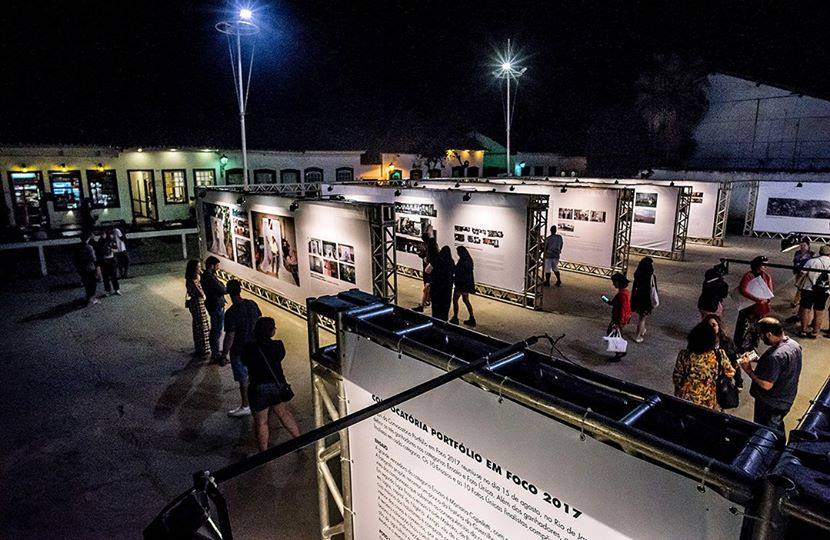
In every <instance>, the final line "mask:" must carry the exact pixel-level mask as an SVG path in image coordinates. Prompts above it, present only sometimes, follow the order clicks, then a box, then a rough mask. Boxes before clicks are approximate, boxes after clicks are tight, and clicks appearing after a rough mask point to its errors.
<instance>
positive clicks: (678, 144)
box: [635, 54, 709, 166]
mask: <svg viewBox="0 0 830 540" xmlns="http://www.w3.org/2000/svg"><path fill="white" fill-rule="evenodd" d="M708 85H709V83H708V80H707V78H706V70H705V69H704V67H703V63H702V62H700V61H699V60H695V61H686V60H684V59H682V58H681V57H680V56H678V55H677V54H671V55H657V56H655V58H654V61H653V63H652V65H651V66H649V68H648V69H647V70H645V71H644V72H643V73H642V74H641V75H640V77H639V78H638V80H637V82H636V83H635V90H636V97H635V109H636V111H637V113H638V114H639V116H640V118H642V120H643V122H644V123H645V127H646V131H647V132H648V135H649V140H650V141H651V146H652V149H653V151H654V155H655V156H656V158H657V159H658V161H659V162H660V163H657V164H659V165H666V166H678V165H681V164H682V163H683V162H684V161H685V160H686V159H687V158H688V157H690V156H691V155H692V153H693V152H694V150H695V143H694V138H693V136H692V135H693V133H694V130H695V128H696V127H697V125H698V123H700V120H701V119H702V118H703V115H704V114H706V110H707V108H708V99H707V95H706V89H707V87H708Z"/></svg>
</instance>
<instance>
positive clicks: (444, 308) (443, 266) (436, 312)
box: [427, 246, 455, 321]
mask: <svg viewBox="0 0 830 540" xmlns="http://www.w3.org/2000/svg"><path fill="white" fill-rule="evenodd" d="M427 272H428V273H429V275H430V285H429V296H430V298H431V299H432V316H433V317H435V318H436V319H441V320H442V321H446V320H447V319H449V317H450V302H451V299H452V283H453V276H454V275H455V263H454V262H453V260H452V251H450V248H449V246H444V247H442V248H441V251H440V252H439V253H438V257H436V258H435V262H433V263H430V265H429V266H428V267H427Z"/></svg>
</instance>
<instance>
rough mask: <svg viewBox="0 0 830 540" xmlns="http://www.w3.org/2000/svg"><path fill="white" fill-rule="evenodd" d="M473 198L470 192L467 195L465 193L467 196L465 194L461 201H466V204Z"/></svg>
mask: <svg viewBox="0 0 830 540" xmlns="http://www.w3.org/2000/svg"><path fill="white" fill-rule="evenodd" d="M471 198H472V196H471V195H470V192H469V191H468V192H467V193H465V194H464V196H463V197H461V200H462V201H464V202H467V201H469V200H470V199H471Z"/></svg>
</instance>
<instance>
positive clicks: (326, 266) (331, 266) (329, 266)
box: [323, 259, 340, 279]
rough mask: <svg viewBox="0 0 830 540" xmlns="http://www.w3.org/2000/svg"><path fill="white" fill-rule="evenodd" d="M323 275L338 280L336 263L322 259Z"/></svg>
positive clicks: (338, 274)
mask: <svg viewBox="0 0 830 540" xmlns="http://www.w3.org/2000/svg"><path fill="white" fill-rule="evenodd" d="M323 275H324V276H326V277H332V278H334V279H340V273H339V272H338V270H337V261H330V260H328V259H323Z"/></svg>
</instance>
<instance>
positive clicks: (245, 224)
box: [231, 208, 251, 238]
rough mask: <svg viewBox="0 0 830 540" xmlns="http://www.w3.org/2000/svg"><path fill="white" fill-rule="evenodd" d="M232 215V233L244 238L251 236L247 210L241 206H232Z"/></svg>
mask: <svg viewBox="0 0 830 540" xmlns="http://www.w3.org/2000/svg"><path fill="white" fill-rule="evenodd" d="M231 215H232V217H233V234H235V235H236V236H242V237H244V238H250V237H251V227H250V224H249V221H248V212H247V211H245V210H242V209H241V208H234V209H233V210H232V211H231Z"/></svg>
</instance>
